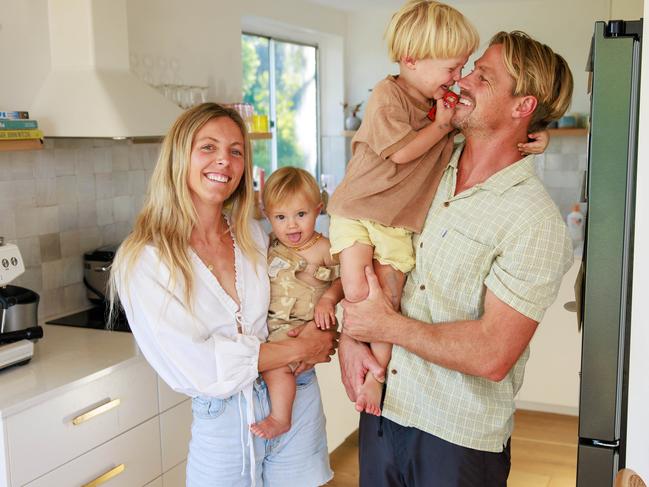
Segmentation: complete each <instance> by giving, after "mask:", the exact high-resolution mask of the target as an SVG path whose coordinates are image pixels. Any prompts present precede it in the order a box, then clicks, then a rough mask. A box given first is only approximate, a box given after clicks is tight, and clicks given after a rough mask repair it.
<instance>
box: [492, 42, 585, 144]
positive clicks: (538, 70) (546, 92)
mask: <svg viewBox="0 0 649 487" xmlns="http://www.w3.org/2000/svg"><path fill="white" fill-rule="evenodd" d="M496 44H502V46H503V50H502V55H503V61H504V63H505V68H506V69H507V72H508V73H509V75H510V76H511V77H512V78H513V79H514V90H513V92H512V95H513V96H526V95H532V96H534V97H535V98H536V101H537V106H536V110H535V111H534V115H533V116H532V120H531V122H530V127H529V130H530V132H536V131H538V130H542V129H544V128H545V127H547V125H548V124H549V123H550V122H552V121H553V120H558V119H559V118H561V116H562V115H563V114H564V113H565V112H566V110H568V107H569V106H570V101H571V99H572V87H573V80H572V73H571V72H570V68H569V67H568V63H567V62H566V60H565V59H564V58H562V57H561V56H560V55H558V54H557V53H555V52H554V51H553V50H552V49H551V48H550V47H548V46H546V45H545V44H543V43H541V42H539V41H536V40H534V39H532V38H531V37H530V36H529V35H527V34H526V33H525V32H521V31H519V30H515V31H513V32H498V33H497V34H496V35H494V36H493V37H492V38H491V41H490V42H489V45H490V46H493V45H496Z"/></svg>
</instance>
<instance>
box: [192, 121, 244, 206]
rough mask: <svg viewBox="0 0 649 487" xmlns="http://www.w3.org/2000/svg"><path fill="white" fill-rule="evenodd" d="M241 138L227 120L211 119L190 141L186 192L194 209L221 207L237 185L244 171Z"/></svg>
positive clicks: (239, 130)
mask: <svg viewBox="0 0 649 487" xmlns="http://www.w3.org/2000/svg"><path fill="white" fill-rule="evenodd" d="M244 163H245V161H244V139H243V134H242V133H241V129H240V128H239V126H238V125H237V124H236V123H235V122H234V121H233V120H232V119H230V118H229V117H218V118H213V119H211V120H210V121H208V122H207V123H205V125H203V126H202V127H201V128H200V130H198V131H197V132H196V135H195V137H194V140H193V142H192V149H191V155H190V167H189V181H188V185H189V190H190V192H191V197H192V201H193V202H194V206H195V207H196V209H197V210H199V209H200V208H201V207H217V208H218V207H222V206H223V203H224V202H225V201H226V200H227V199H228V198H229V197H230V195H232V193H234V191H235V190H236V189H237V187H238V186H239V182H240V181H241V177H242V176H243V170H244Z"/></svg>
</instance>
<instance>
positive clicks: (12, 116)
mask: <svg viewBox="0 0 649 487" xmlns="http://www.w3.org/2000/svg"><path fill="white" fill-rule="evenodd" d="M0 118H6V119H9V120H21V119H27V118H29V112H24V111H15V112H2V111H0Z"/></svg>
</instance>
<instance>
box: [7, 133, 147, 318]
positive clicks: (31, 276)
mask: <svg viewBox="0 0 649 487" xmlns="http://www.w3.org/2000/svg"><path fill="white" fill-rule="evenodd" d="M158 149H159V146H158V144H133V143H132V142H130V141H114V140H107V139H46V142H45V148H44V149H43V150H40V151H22V152H0V212H1V214H0V235H2V236H4V237H5V238H6V239H7V241H9V242H12V243H16V244H17V245H18V247H19V248H20V252H21V253H22V256H23V259H24V261H25V267H26V270H25V273H24V274H23V275H22V276H20V277H19V278H18V279H16V280H15V281H14V282H13V283H12V284H16V285H18V286H24V287H27V288H30V289H32V290H34V291H36V292H37V293H39V294H40V296H41V302H40V306H39V310H38V312H39V318H47V317H51V316H54V315H59V314H63V313H67V312H73V311H76V310H79V309H81V308H82V307H85V306H87V305H88V302H87V301H86V297H85V296H86V293H85V288H84V286H83V253H84V252H87V251H89V250H93V249H95V248H97V247H101V246H102V245H108V244H114V243H118V242H120V241H121V240H122V239H123V238H124V237H125V236H126V235H127V234H128V232H129V231H130V229H131V226H132V223H133V220H134V217H135V215H136V214H137V212H138V211H139V209H140V208H141V206H142V202H143V199H144V194H145V191H146V183H147V181H148V180H149V177H150V175H151V171H152V168H153V166H154V164H155V161H156V158H157V154H158Z"/></svg>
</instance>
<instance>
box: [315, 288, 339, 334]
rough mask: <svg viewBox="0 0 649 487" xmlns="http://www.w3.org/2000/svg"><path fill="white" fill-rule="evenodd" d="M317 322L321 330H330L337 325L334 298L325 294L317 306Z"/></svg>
mask: <svg viewBox="0 0 649 487" xmlns="http://www.w3.org/2000/svg"><path fill="white" fill-rule="evenodd" d="M313 319H314V321H315V324H316V326H317V327H318V328H320V329H321V330H328V329H330V328H331V327H332V326H336V303H335V302H334V301H333V299H330V298H328V297H326V296H323V297H321V298H320V300H319V301H318V304H316V306H315V311H314V313H313Z"/></svg>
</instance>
